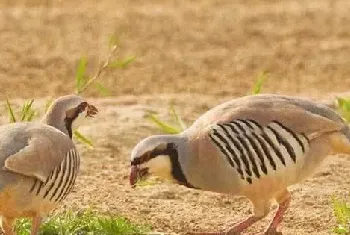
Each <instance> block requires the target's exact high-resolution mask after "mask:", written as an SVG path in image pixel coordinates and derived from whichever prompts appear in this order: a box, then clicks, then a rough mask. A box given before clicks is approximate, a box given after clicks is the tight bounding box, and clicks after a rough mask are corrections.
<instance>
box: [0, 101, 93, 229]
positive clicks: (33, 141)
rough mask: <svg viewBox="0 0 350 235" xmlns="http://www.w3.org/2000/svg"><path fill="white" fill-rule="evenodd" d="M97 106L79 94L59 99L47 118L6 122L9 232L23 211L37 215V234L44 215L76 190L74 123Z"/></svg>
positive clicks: (4, 210)
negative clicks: (33, 120)
mask: <svg viewBox="0 0 350 235" xmlns="http://www.w3.org/2000/svg"><path fill="white" fill-rule="evenodd" d="M85 110H86V111H87V112H86V115H87V116H92V115H94V114H96V112H97V109H96V108H95V107H94V106H92V105H90V104H88V103H87V102H86V101H84V100H83V99H82V98H81V97H78V96H75V95H69V96H64V97H61V98H59V99H57V100H56V101H55V102H54V103H53V104H52V105H51V107H50V109H49V110H48V112H47V113H46V115H45V117H44V119H43V120H42V122H38V123H34V122H24V123H12V124H7V125H3V126H0V165H1V169H0V214H1V216H2V225H3V230H4V232H5V234H6V235H12V234H14V231H13V222H14V220H15V219H16V218H18V217H31V218H32V219H33V222H32V232H31V234H32V235H34V234H37V233H38V230H39V226H40V223H41V218H42V217H43V216H45V215H47V213H48V212H50V211H51V210H52V209H53V208H54V207H55V206H57V204H58V203H60V202H61V201H62V200H64V199H65V198H66V196H67V195H68V193H69V192H70V191H71V190H72V187H73V185H74V182H75V179H76V176H77V173H78V169H79V161H80V160H79V155H78V152H77V150H76V148H75V146H74V144H73V142H72V139H71V138H72V123H73V121H74V120H75V119H76V118H77V117H78V115H79V114H80V113H82V112H84V111H85Z"/></svg>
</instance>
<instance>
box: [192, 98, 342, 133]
mask: <svg viewBox="0 0 350 235" xmlns="http://www.w3.org/2000/svg"><path fill="white" fill-rule="evenodd" d="M236 119H242V120H254V121H255V122H257V123H258V124H259V125H261V126H266V125H268V124H269V123H271V122H273V121H278V122H279V123H281V124H283V125H284V126H285V127H287V128H288V129H290V130H293V132H295V133H303V134H305V135H306V136H307V137H308V138H309V139H310V140H311V139H313V138H315V137H317V136H319V135H322V134H323V133H329V132H333V131H341V130H348V127H347V126H346V124H345V123H344V121H343V120H342V118H341V117H340V116H339V115H338V114H337V113H336V112H334V111H333V110H331V109H330V108H328V107H326V106H324V105H321V104H317V103H314V102H311V101H307V100H302V99H297V98H293V97H288V96H277V95H258V96H248V97H243V98H240V99H236V100H232V101H229V102H226V103H224V104H222V105H219V106H217V107H215V108H214V109H212V110H210V111H208V112H207V113H206V114H204V115H202V116H201V117H200V118H199V119H198V120H197V121H196V122H195V123H194V124H193V129H194V130H202V131H200V132H201V133H203V132H204V134H205V133H206V132H207V131H210V129H211V127H212V126H213V125H215V124H218V123H229V122H231V121H234V120H236Z"/></svg>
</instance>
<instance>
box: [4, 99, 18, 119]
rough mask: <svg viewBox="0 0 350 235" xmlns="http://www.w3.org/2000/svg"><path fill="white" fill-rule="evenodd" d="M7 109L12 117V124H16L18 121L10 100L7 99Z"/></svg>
mask: <svg viewBox="0 0 350 235" xmlns="http://www.w3.org/2000/svg"><path fill="white" fill-rule="evenodd" d="M6 107H7V111H8V115H9V117H10V122H16V121H17V120H16V117H15V114H14V112H13V109H12V106H11V104H10V101H9V99H8V98H6Z"/></svg>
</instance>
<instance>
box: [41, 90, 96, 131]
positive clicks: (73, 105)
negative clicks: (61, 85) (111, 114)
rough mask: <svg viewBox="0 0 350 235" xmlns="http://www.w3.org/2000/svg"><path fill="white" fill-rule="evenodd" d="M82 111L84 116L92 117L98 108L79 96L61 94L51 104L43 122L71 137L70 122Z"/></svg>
mask: <svg viewBox="0 0 350 235" xmlns="http://www.w3.org/2000/svg"><path fill="white" fill-rule="evenodd" d="M84 112H85V117H93V116H94V115H95V114H97V112H98V110H97V108H96V107H95V106H93V105H91V104H89V103H88V102H87V101H85V100H84V99H83V98H82V97H80V96H77V95H67V96H62V97H59V98H58V99H56V100H55V101H54V102H53V103H52V104H51V106H50V107H49V109H48V111H47V113H46V115H45V117H44V122H45V123H46V124H48V125H50V126H53V127H56V128H57V129H59V130H61V131H62V132H64V133H66V134H67V135H69V137H70V138H72V124H73V122H74V121H75V120H76V119H77V118H78V117H79V116H80V114H82V113H84Z"/></svg>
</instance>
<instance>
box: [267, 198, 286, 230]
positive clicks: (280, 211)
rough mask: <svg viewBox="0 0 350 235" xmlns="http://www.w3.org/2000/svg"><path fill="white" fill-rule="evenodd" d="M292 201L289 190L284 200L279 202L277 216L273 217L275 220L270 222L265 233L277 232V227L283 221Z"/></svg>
mask: <svg viewBox="0 0 350 235" xmlns="http://www.w3.org/2000/svg"><path fill="white" fill-rule="evenodd" d="M290 201H291V197H290V194H289V192H287V194H285V197H284V200H283V201H282V202H280V203H279V206H278V210H277V212H276V214H275V216H274V217H273V220H272V222H271V223H270V225H269V227H268V228H267V229H266V231H265V233H264V235H272V234H277V227H278V225H279V224H280V223H281V222H282V220H283V216H284V214H285V213H286V211H287V210H288V207H289V204H290Z"/></svg>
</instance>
